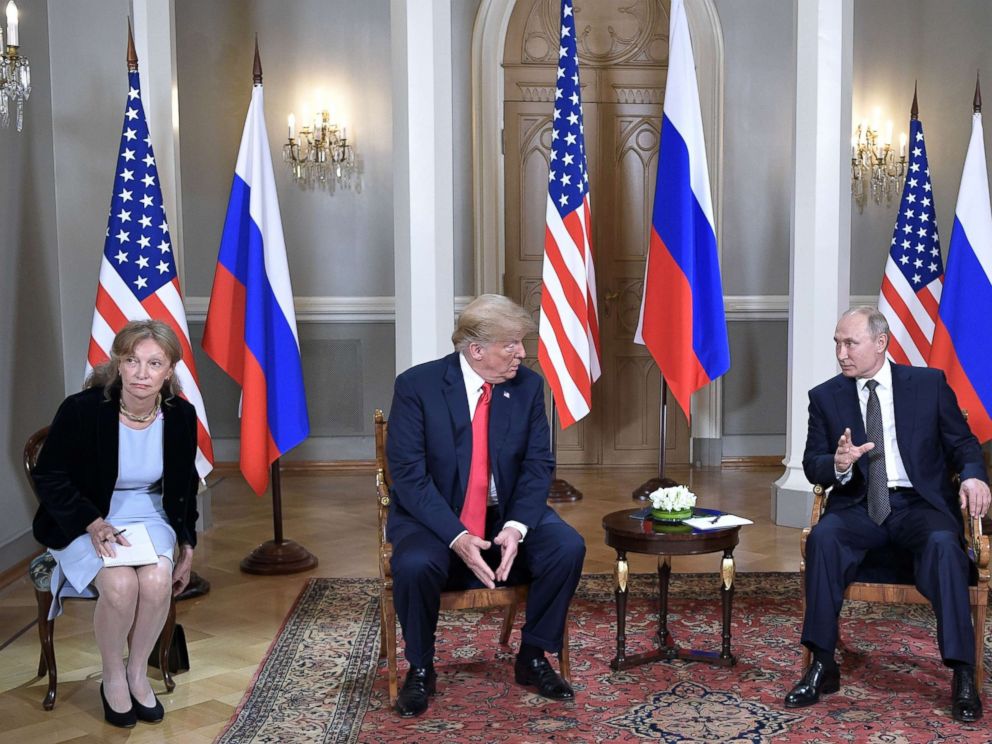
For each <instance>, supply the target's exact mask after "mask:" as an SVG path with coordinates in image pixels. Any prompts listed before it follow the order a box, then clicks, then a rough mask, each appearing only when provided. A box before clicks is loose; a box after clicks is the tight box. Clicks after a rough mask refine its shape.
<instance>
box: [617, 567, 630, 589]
mask: <svg viewBox="0 0 992 744" xmlns="http://www.w3.org/2000/svg"><path fill="white" fill-rule="evenodd" d="M629 575H630V570H629V568H628V566H627V561H625V560H618V561H617V569H616V578H617V587H618V588H619V589H620V591H622V592H625V591H627V578H628V576H629Z"/></svg>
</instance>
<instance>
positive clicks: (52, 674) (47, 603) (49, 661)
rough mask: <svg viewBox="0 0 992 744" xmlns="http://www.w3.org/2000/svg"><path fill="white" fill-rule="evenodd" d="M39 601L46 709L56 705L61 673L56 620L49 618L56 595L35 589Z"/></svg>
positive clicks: (39, 665)
mask: <svg viewBox="0 0 992 744" xmlns="http://www.w3.org/2000/svg"><path fill="white" fill-rule="evenodd" d="M34 596H35V600H36V601H37V603H38V639H39V640H40V641H41V659H40V660H39V662H38V676H39V677H40V676H42V675H43V674H44V673H45V672H46V671H47V672H48V692H47V693H46V694H45V699H44V701H42V703H41V707H42V708H44V709H45V710H51V709H52V708H54V707H55V693H56V691H57V689H58V684H59V675H58V670H57V668H56V666H55V621H54V620H49V619H48V613H49V611H50V610H51V608H52V600H53V599H54V597H53V596H52V593H51V592H40V591H38V590H37V589H35V590H34Z"/></svg>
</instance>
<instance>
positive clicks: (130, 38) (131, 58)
mask: <svg viewBox="0 0 992 744" xmlns="http://www.w3.org/2000/svg"><path fill="white" fill-rule="evenodd" d="M127 71H128V72H137V71H138V52H137V50H136V49H135V48H134V34H132V33H131V18H130V16H129V17H128V19H127Z"/></svg>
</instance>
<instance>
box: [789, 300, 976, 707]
mask: <svg viewBox="0 0 992 744" xmlns="http://www.w3.org/2000/svg"><path fill="white" fill-rule="evenodd" d="M834 344H835V346H836V353H837V361H838V362H839V364H840V368H841V373H840V374H839V375H837V376H836V377H834V378H833V379H831V380H828V381H827V382H825V383H823V384H821V385H819V386H817V387H815V388H813V389H812V390H811V391H810V393H809V401H810V402H809V434H808V436H807V439H806V452H805V454H804V456H803V468H804V470H805V472H806V477H807V478H808V479H809V480H810V482H812V483H821V484H824V485H829V484H832V485H833V490H832V491H831V494H830V500H829V502H828V506H827V509H826V512H825V513H824V515H823V516H822V517H821V519H820V521H819V522H818V523H817V525H816V526H815V527H814V528H813V530H812V531H811V532H810V535H809V538H808V539H807V542H806V617H805V620H804V623H803V635H802V642H803V644H804V645H805V646H806V647H807V648H809V649H810V651H811V652H812V654H813V661H812V663H811V664H810V666H809V667H808V668H807V669H806V670H805V672H804V674H803V677H802V679H801V680H800V681H799V683H798V684H797V685H796V686H795V687H793V689H792V691H791V692H789V694H788V695H786V698H785V704H786V706H787V707H790V708H798V707H803V706H806V705H812V704H813V703H816V702H817V701H818V700H819V698H820V695H821V694H828V693H832V692H836V691H837V690H838V689H839V688H840V669H839V667H838V665H837V663H836V661H835V660H834V648H835V646H836V644H837V618H838V615H839V614H840V609H841V603H842V602H843V597H844V590H845V588H846V587H847V585H848V584H849V583H851V581H853V580H854V577H855V575H856V573H857V570H858V566H859V565H860V564H861V562H862V561H863V560H864V557H865V553H866V552H867V551H868V550H870V549H872V548H876V547H881V546H885V545H887V544H893V545H896V546H900V547H902V548H905V549H907V550H909V551H910V552H911V553H912V554H913V568H914V576H915V579H916V586H917V588H918V589H919V590H920V593H921V594H923V595H924V596H925V597H926V598H927V599H929V600H930V603H931V604H932V605H933V610H934V614H935V615H936V617H937V640H938V645H939V647H940V654H941V657H942V658H943V660H944V664H946V665H947V666H949V667H951V668H952V669H953V670H954V673H953V680H952V691H951V712H952V715H953V716H954V718H955V719H957V720H959V721H965V722H971V721H977V720H978V719H979V718H981V717H982V703H981V700H980V698H979V695H978V690H977V689H976V687H975V670H974V664H975V636H974V633H975V630H974V628H973V627H972V623H971V611H970V604H969V601H968V572H969V564H968V556H967V554H966V553H965V551H964V550H963V548H962V544H961V542H962V541H961V531H962V523H961V512H960V510H961V509H963V508H965V507H967V508H968V510H969V512H970V513H971V514H972V515H984V514H985V513H986V511H988V508H989V501H990V494H989V486H988V476H987V474H986V472H985V465H984V463H983V461H982V452H981V448H980V446H979V444H978V441H977V440H976V439H975V437H974V435H973V434H972V433H971V431H970V430H969V429H968V425H967V423H966V422H965V420H964V417H963V416H962V414H961V410H960V409H959V408H958V404H957V399H956V397H955V395H954V391H953V390H951V388H950V387H949V386H948V384H947V381H946V379H945V378H944V373H943V372H941V371H940V370H938V369H926V368H920V367H906V366H903V365H899V364H892V363H890V362H889V361H888V360H887V359H886V355H885V351H886V347H887V346H888V344H889V326H888V323H887V322H886V320H885V316H884V315H882V314H881V313H880V312H878V310H876V309H875V308H873V307H859V308H855V309H854V310H851V311H849V312H847V313H845V314H844V315H843V316H842V317H841V319H840V321H839V322H838V324H837V330H836V332H835V333H834ZM954 474H957V475H959V476H960V480H961V484H960V487H959V488H955V486H954V484H953V482H952V476H953V475H954Z"/></svg>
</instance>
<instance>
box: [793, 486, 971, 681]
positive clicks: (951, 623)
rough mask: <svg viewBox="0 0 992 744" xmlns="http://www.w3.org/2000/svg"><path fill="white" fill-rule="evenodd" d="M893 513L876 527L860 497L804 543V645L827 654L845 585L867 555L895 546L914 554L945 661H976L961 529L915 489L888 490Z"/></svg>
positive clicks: (915, 569) (915, 570)
mask: <svg viewBox="0 0 992 744" xmlns="http://www.w3.org/2000/svg"><path fill="white" fill-rule="evenodd" d="M889 500H890V502H891V504H892V513H891V514H890V515H889V517H888V518H887V519H886V520H885V522H883V523H882V525H881V526H879V525H877V524H875V523H874V522H873V521H872V520H871V518H870V517H869V516H868V509H867V507H866V505H865V502H864V501H862V502H860V503H859V504H856V505H854V506H851V507H848V508H845V509H837V510H834V511H829V510H828V511H827V513H826V514H824V515H823V517H822V518H821V519H820V521H819V522H818V523H817V525H816V526H815V527H814V528H813V530H812V531H811V532H810V534H809V537H808V538H807V541H806V617H805V619H804V621H803V635H802V642H803V644H804V645H805V646H807V647H808V648H810V649H812V650H815V649H821V650H823V651H827V652H829V653H833V651H834V649H835V648H836V646H837V618H838V616H839V615H840V609H841V603H842V602H843V600H844V590H845V589H846V588H847V585H848V584H850V583H851V582H852V581H854V579H855V576H856V575H857V572H858V567H859V566H860V565H861V562H862V561H863V560H864V557H865V553H867V551H868V550H871V549H872V548H879V547H883V546H885V545H887V544H890V543H891V544H893V545H897V546H900V547H903V548H905V549H906V550H909V551H910V552H911V553H912V554H913V574H914V579H915V583H916V588H917V589H919V590H920V593H921V594H922V595H923V596H924V597H926V598H927V599H928V600H930V604H931V605H933V611H934V614H935V615H936V617H937V642H938V644H939V647H940V655H941V657H942V658H943V660H944V663H945V664H948V663H950V662H954V661H958V662H964V663H967V664H974V663H975V631H974V628H973V627H972V624H971V604H970V602H969V597H968V574H969V568H970V567H969V561H968V556H967V554H966V553H965V551H964V549H963V548H962V546H961V526H960V524H959V523H958V521H957V520H956V519H954V518H953V517H952V516H950V515H949V514H947V513H945V512H943V511H940V510H938V509H935V508H934V507H933V506H931V505H930V504H929V503H928V502H927V501H926V500H924V499H923V498H922V497H921V496H920V495H919V494H917V493H916V492H915V491H900V492H894V493H890V495H889Z"/></svg>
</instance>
